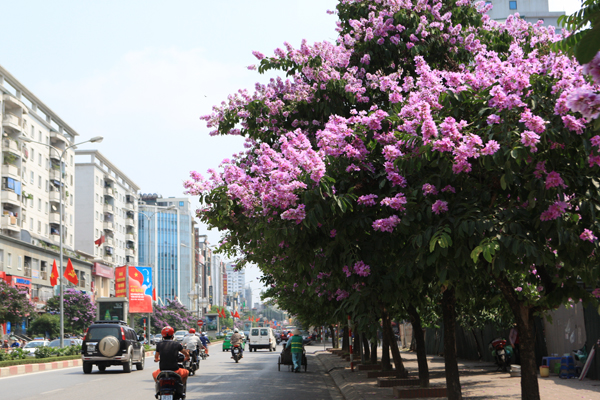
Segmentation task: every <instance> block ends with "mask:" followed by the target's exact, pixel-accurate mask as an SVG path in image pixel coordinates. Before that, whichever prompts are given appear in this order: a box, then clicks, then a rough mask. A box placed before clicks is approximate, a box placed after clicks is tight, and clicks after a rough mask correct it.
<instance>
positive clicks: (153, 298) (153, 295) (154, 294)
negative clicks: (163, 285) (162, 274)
mask: <svg viewBox="0 0 600 400" xmlns="http://www.w3.org/2000/svg"><path fill="white" fill-rule="evenodd" d="M152 300H153V301H156V288H152Z"/></svg>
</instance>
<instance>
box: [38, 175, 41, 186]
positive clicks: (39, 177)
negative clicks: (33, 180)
mask: <svg viewBox="0 0 600 400" xmlns="http://www.w3.org/2000/svg"><path fill="white" fill-rule="evenodd" d="M38 188H40V189H41V188H42V176H41V175H38Z"/></svg>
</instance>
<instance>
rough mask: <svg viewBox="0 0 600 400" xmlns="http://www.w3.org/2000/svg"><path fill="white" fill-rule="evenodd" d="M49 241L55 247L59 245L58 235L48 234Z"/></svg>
mask: <svg viewBox="0 0 600 400" xmlns="http://www.w3.org/2000/svg"><path fill="white" fill-rule="evenodd" d="M50 240H51V241H52V242H53V243H54V244H56V245H60V235H59V234H56V233H51V234H50Z"/></svg>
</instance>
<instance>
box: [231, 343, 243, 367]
mask: <svg viewBox="0 0 600 400" xmlns="http://www.w3.org/2000/svg"><path fill="white" fill-rule="evenodd" d="M231 358H233V359H234V360H235V362H236V363H237V362H239V361H240V359H241V358H242V348H241V347H240V345H239V344H236V345H234V346H233V347H232V348H231Z"/></svg>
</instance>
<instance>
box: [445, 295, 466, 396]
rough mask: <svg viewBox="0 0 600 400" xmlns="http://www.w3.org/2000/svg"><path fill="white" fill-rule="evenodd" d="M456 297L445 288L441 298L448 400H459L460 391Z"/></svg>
mask: <svg viewBox="0 0 600 400" xmlns="http://www.w3.org/2000/svg"><path fill="white" fill-rule="evenodd" d="M455 304H456V297H455V296H454V288H447V289H446V290H445V291H444V295H443V296H442V311H443V319H444V368H445V370H446V387H447V390H448V400H461V399H462V391H461V388H460V378H459V376H458V363H457V362H456V309H455V308H454V306H455Z"/></svg>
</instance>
